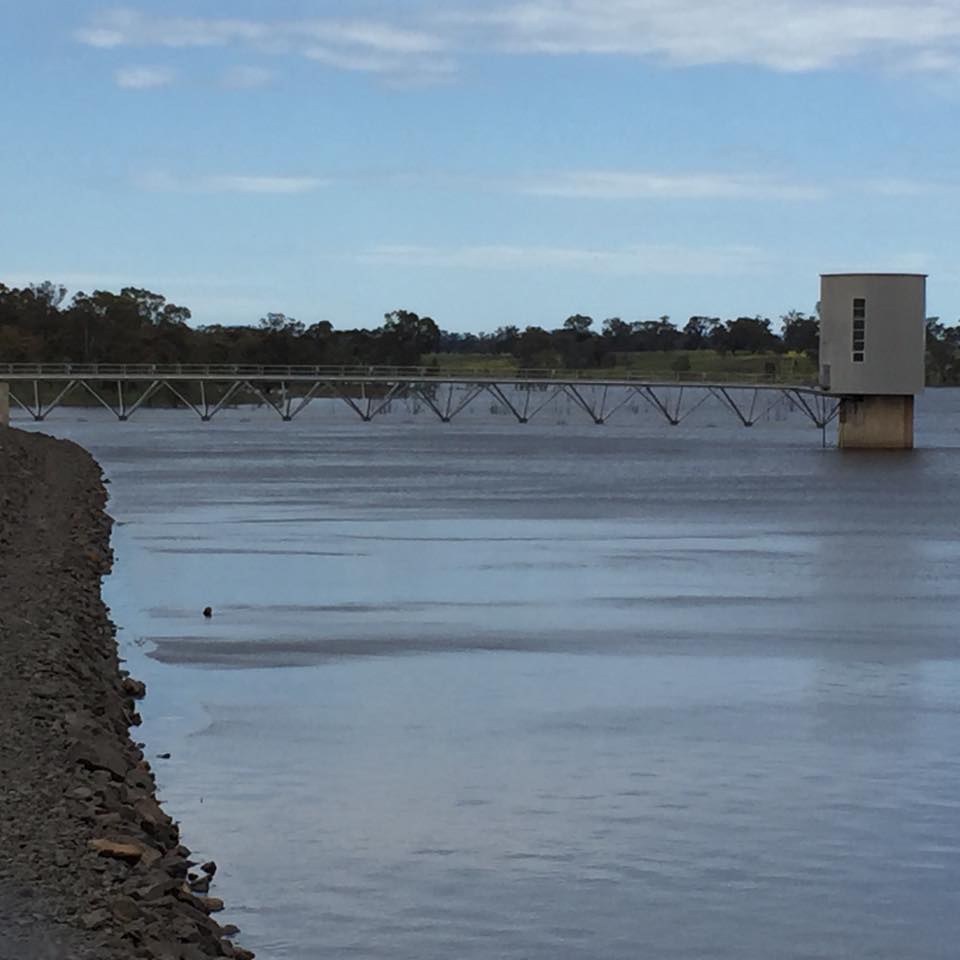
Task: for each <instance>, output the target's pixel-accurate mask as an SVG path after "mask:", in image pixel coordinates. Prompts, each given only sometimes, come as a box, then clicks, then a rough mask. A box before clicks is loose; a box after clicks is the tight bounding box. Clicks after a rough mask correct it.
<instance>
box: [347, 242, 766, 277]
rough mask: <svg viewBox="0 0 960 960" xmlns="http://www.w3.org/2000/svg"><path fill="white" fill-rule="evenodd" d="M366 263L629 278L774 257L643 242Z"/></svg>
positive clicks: (401, 252) (436, 250)
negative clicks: (610, 275)
mask: <svg viewBox="0 0 960 960" xmlns="http://www.w3.org/2000/svg"><path fill="white" fill-rule="evenodd" d="M356 259H357V260H359V262H361V263H365V264H370V265H373V266H397V267H408V268H417V267H422V268H443V269H450V268H457V269H464V270H487V271H489V270H494V271H502V270H524V271H528V270H546V271H557V270H563V271H577V272H582V273H594V274H615V275H623V276H654V275H661V276H664V275H670V276H674V275H682V276H730V275H748V274H754V273H757V272H762V271H763V270H764V269H765V267H766V266H767V265H768V263H769V257H768V255H767V254H765V253H764V252H763V251H762V250H760V249H758V248H755V247H749V246H730V247H683V246H678V245H671V244H645V245H643V244H641V245H633V246H626V247H618V248H599V247H557V246H515V245H507V244H492V245H473V246H460V247H436V246H417V245H407V244H400V245H383V246H377V247H373V248H372V249H370V250H366V251H364V252H363V253H361V254H359V255H357V257H356Z"/></svg>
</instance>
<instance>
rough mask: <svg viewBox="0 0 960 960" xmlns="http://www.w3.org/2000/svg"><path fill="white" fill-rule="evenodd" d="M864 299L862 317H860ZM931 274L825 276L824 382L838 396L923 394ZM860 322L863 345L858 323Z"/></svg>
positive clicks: (822, 288) (822, 303)
mask: <svg viewBox="0 0 960 960" xmlns="http://www.w3.org/2000/svg"><path fill="white" fill-rule="evenodd" d="M857 303H859V304H860V308H861V310H862V315H861V316H857V315H856V307H855V304H857ZM925 321H926V277H925V276H924V275H922V274H903V273H841V274H824V275H823V276H822V277H821V278H820V385H821V386H822V387H823V388H824V389H825V390H827V391H829V392H830V393H834V394H846V395H851V394H859V395H865V394H875V395H877V396H892V395H895V394H900V395H904V396H906V395H907V394H910V395H914V394H917V393H922V392H923V387H924V378H925V370H924V353H925V350H926V341H925ZM857 322H859V324H860V327H859V331H860V336H861V337H862V339H861V340H860V341H859V342H860V343H862V349H861V350H857V349H856V346H855V344H856V343H857V342H858V341H857V340H856V337H857V329H856V328H855V323H857Z"/></svg>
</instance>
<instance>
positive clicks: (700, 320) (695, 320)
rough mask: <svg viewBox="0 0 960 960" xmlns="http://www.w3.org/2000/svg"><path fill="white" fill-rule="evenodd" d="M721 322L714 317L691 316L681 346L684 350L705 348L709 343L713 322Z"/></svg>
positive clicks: (685, 326) (684, 330) (684, 329)
mask: <svg viewBox="0 0 960 960" xmlns="http://www.w3.org/2000/svg"><path fill="white" fill-rule="evenodd" d="M716 323H719V321H718V320H717V319H716V318H713V317H691V318H690V319H689V320H688V321H687V322H686V324H685V325H684V328H683V340H682V341H681V346H682V347H683V349H684V350H703V349H704V348H705V347H707V345H708V341H709V337H710V329H711V324H716Z"/></svg>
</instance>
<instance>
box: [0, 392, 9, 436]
mask: <svg viewBox="0 0 960 960" xmlns="http://www.w3.org/2000/svg"><path fill="white" fill-rule="evenodd" d="M9 426H10V384H9V383H0V427H9Z"/></svg>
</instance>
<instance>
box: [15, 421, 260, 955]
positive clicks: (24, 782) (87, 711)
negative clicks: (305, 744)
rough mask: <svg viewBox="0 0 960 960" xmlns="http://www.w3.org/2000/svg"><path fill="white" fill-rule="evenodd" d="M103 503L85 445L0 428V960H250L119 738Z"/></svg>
mask: <svg viewBox="0 0 960 960" xmlns="http://www.w3.org/2000/svg"><path fill="white" fill-rule="evenodd" d="M105 505H106V490H105V488H104V484H103V480H102V478H101V471H100V467H99V465H98V464H97V463H96V461H95V460H94V459H93V458H92V457H91V456H90V455H89V454H88V453H87V452H86V451H84V450H83V449H81V448H80V447H78V446H76V445H75V444H73V443H69V442H67V441H62V440H54V439H52V438H50V437H46V436H43V435H40V434H32V433H23V432H21V431H19V430H15V429H12V428H2V427H0V960H41V958H42V960H46V958H50V960H53V958H57V960H67V958H69V960H121V958H123V960H126V958H134V957H136V958H149V960H199V958H203V957H236V958H239V960H249V958H251V957H252V956H253V954H252V953H250V952H249V951H246V950H244V949H242V948H240V947H237V946H234V945H233V944H232V943H231V942H230V941H229V940H228V939H227V938H226V935H227V933H228V932H229V931H227V930H226V929H225V928H222V927H221V926H220V925H219V924H218V923H217V922H216V921H215V920H214V919H213V918H212V917H211V916H210V914H211V913H213V912H215V911H216V910H218V909H220V908H221V907H222V903H221V902H220V901H219V900H217V899H216V898H215V897H208V896H206V894H207V887H208V885H209V879H210V877H211V876H212V874H213V873H214V872H215V870H216V866H215V864H213V863H209V864H205V865H204V866H203V867H201V868H199V869H198V868H195V866H194V864H192V863H191V861H190V860H189V855H190V852H189V851H188V850H187V849H186V848H185V847H183V846H182V845H181V844H180V836H179V831H178V829H177V826H176V824H174V823H173V821H172V820H171V819H170V817H168V816H167V815H166V814H165V813H164V811H163V810H162V809H161V807H160V806H159V804H158V803H157V799H156V792H155V780H154V776H153V773H152V772H151V770H150V765H149V764H148V763H147V761H146V760H145V759H144V756H143V752H142V749H141V746H140V745H138V744H136V743H135V742H134V741H133V740H132V739H131V737H130V728H131V726H136V725H137V724H138V723H139V720H140V718H139V716H138V715H137V713H136V704H135V701H136V699H138V698H140V697H142V696H143V695H144V690H143V685H142V684H140V683H138V682H137V681H136V680H134V679H132V678H130V677H128V676H126V674H125V672H124V671H123V670H121V668H120V661H119V659H118V655H117V646H116V639H115V629H114V626H113V624H112V623H111V622H110V619H109V616H108V610H107V608H106V607H105V606H104V604H103V601H102V599H101V595H100V581H101V578H102V577H103V576H104V575H105V574H107V573H108V572H109V571H110V568H111V564H112V559H113V558H112V552H111V549H110V529H111V521H110V518H109V517H108V516H107V514H106V512H105Z"/></svg>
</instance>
